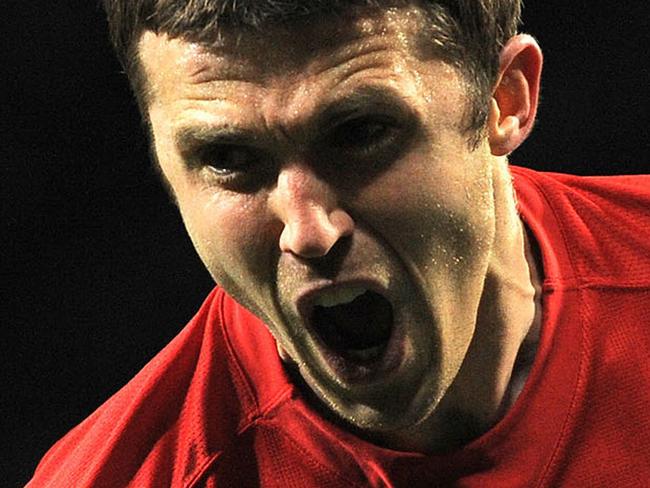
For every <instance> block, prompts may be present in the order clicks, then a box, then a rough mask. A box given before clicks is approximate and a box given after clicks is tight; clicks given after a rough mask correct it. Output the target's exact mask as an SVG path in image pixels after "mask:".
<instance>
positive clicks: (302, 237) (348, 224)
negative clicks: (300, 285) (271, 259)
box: [280, 209, 354, 258]
mask: <svg viewBox="0 0 650 488" xmlns="http://www.w3.org/2000/svg"><path fill="white" fill-rule="evenodd" d="M315 210H316V211H315V212H311V213H310V214H309V215H302V216H301V218H296V219H292V220H290V221H289V222H287V223H286V224H285V227H284V229H283V231H282V234H281V235H280V250H281V251H283V252H290V253H293V254H295V255H297V256H300V257H304V258H316V257H323V256H325V255H326V254H327V253H328V252H329V251H330V249H332V247H334V245H335V244H336V243H337V242H338V241H339V240H340V239H341V238H342V237H345V236H348V235H350V234H351V233H352V231H353V230H354V222H353V220H352V218H351V217H350V216H349V215H348V214H347V213H346V212H345V211H343V210H338V209H337V210H334V211H332V212H330V213H329V214H328V213H326V212H325V211H323V209H315Z"/></svg>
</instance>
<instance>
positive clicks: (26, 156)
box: [0, 0, 650, 486]
mask: <svg viewBox="0 0 650 488" xmlns="http://www.w3.org/2000/svg"><path fill="white" fill-rule="evenodd" d="M4 3H5V5H4V6H3V9H2V14H1V15H2V24H4V25H3V30H4V31H5V33H4V35H3V36H2V37H3V40H2V48H1V49H2V50H3V51H5V52H3V57H2V60H3V61H2V63H1V65H0V69H1V70H2V71H1V72H2V77H1V79H0V80H1V83H2V85H1V86H2V90H1V92H2V98H3V100H2V105H1V109H0V110H1V111H0V113H1V114H2V116H1V117H0V129H1V134H2V136H1V139H0V141H1V144H0V147H1V149H0V158H1V159H0V163H1V171H2V173H1V179H0V181H1V188H2V224H1V225H2V227H1V229H0V232H1V234H0V236H1V239H2V242H1V244H2V277H1V278H2V279H1V281H0V283H1V290H2V296H1V297H0V304H1V311H2V317H1V320H2V322H1V330H2V358H3V364H2V378H1V379H2V385H3V388H2V404H1V406H2V423H3V426H2V435H1V436H0V449H1V451H0V453H1V458H0V461H1V463H2V464H1V466H0V468H1V471H0V485H2V486H19V485H22V484H24V483H25V482H26V481H27V480H28V479H29V477H30V474H31V472H32V471H33V469H34V467H35V464H36V462H37V461H38V460H39V459H40V457H41V456H42V455H43V453H44V451H45V450H46V449H47V448H48V447H49V446H50V445H51V444H52V443H53V442H54V441H55V440H57V439H58V438H59V437H60V436H62V435H63V434H64V433H65V432H66V431H67V430H69V429H70V428H71V427H73V426H74V425H75V424H77V423H78V422H79V421H81V420H82V419H83V418H84V417H86V416H87V415H88V414H90V413H91V412H92V411H93V410H94V409H95V408H96V407H97V406H99V405H100V404H101V403H102V402H103V401H104V400H105V399H106V398H108V396H110V394H112V393H113V392H114V391H116V390H117V389H118V388H119V387H120V386H122V385H123V384H124V383H126V381H128V379H130V378H131V377H132V376H133V375H134V374H135V373H136V372H137V371H138V370H139V369H140V368H141V367H142V366H143V365H144V364H145V363H146V362H147V361H148V360H149V359H150V358H151V357H153V355H154V354H155V353H156V352H157V351H158V350H160V349H161V348H162V347H163V346H164V344H166V343H167V342H168V341H169V340H170V339H171V338H172V337H173V336H174V335H175V334H176V333H177V332H178V331H179V330H180V328H181V327H182V326H183V325H184V324H185V323H186V322H187V320H188V319H189V318H190V317H191V316H192V315H193V313H194V312H195V310H196V309H197V308H198V306H199V305H200V303H201V301H202V300H203V298H204V296H205V295H206V294H207V293H208V291H209V290H210V288H211V286H212V284H211V280H210V278H209V276H208V275H207V273H206V272H205V271H204V270H203V267H202V265H201V263H200V262H199V260H198V258H197V257H196V255H195V254H194V251H193V250H192V247H191V244H190V243H189V240H188V238H187V236H186V234H185V232H184V230H183V228H182V223H181V221H180V219H179V217H178V215H177V212H176V209H175V208H174V207H173V205H171V203H170V202H169V201H168V198H167V196H166V195H165V193H164V191H163V190H162V188H161V186H160V185H159V183H158V181H157V177H156V175H155V173H154V171H153V170H152V169H151V165H150V164H149V162H148V156H147V145H146V141H145V138H144V135H143V131H142V130H141V127H140V122H139V118H138V113H137V110H136V107H135V104H134V102H133V101H132V99H131V96H130V93H129V90H128V86H127V82H126V80H125V78H124V76H123V75H122V74H121V73H120V68H119V66H118V64H117V62H116V60H115V59H114V57H113V54H112V52H111V50H110V46H109V44H108V41H107V36H106V26H105V21H104V17H103V13H102V11H101V10H100V8H99V7H98V6H97V4H96V3H95V2H93V1H70V0H68V1H63V0H61V1H57V2H33V1H32V2H29V1H21V2H14V1H10V2H4ZM528 4H529V5H527V8H526V10H525V15H524V20H525V25H524V31H526V32H529V33H532V34H534V35H535V36H536V37H537V38H538V40H539V41H540V43H541V45H542V47H543V49H544V51H545V55H546V61H545V72H544V81H543V92H542V103H541V107H540V112H539V121H538V124H537V127H536V129H535V132H534V134H533V136H532V137H531V139H530V141H528V142H527V143H526V144H525V146H524V147H523V148H522V149H520V150H518V152H517V153H515V154H514V155H513V157H512V161H513V162H514V163H517V164H523V165H526V166H530V167H533V168H537V169H543V170H552V171H562V172H572V173H579V174H613V173H641V172H648V171H649V168H650V166H649V164H648V162H649V161H650V158H649V157H648V152H649V149H650V142H649V141H650V137H649V131H648V127H649V126H650V115H649V113H650V103H649V96H650V55H649V50H650V34H649V32H650V8H649V7H647V6H646V2H642V1H629V2H598V1H593V0H592V1H587V0H583V1H572V2H566V1H560V0H555V1H547V0H540V1H533V0H529V2H528Z"/></svg>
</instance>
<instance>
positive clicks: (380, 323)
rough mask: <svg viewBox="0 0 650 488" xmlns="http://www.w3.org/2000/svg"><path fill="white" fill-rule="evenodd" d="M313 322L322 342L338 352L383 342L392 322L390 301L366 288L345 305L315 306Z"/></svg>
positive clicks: (386, 338)
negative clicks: (364, 291) (366, 290)
mask: <svg viewBox="0 0 650 488" xmlns="http://www.w3.org/2000/svg"><path fill="white" fill-rule="evenodd" d="M313 323H314V325H315V327H316V331H317V332H318V334H319V335H320V337H321V338H322V339H323V341H325V343H326V344H327V345H328V346H329V347H331V348H332V349H335V350H338V351H339V352H345V351H350V350H351V351H359V350H366V349H369V348H374V347H378V346H383V345H386V343H387V342H388V339H389V338H390V334H391V330H392V325H393V311H392V307H391V305H390V303H389V302H388V300H386V299H385V298H384V297H382V296H381V295H379V294H377V293H374V292H371V291H368V292H366V293H364V294H363V295H361V296H359V297H357V298H356V299H355V300H353V301H352V302H350V303H347V304H345V305H336V306H333V307H320V306H317V307H315V309H314V315H313Z"/></svg>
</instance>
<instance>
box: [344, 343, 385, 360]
mask: <svg viewBox="0 0 650 488" xmlns="http://www.w3.org/2000/svg"><path fill="white" fill-rule="evenodd" d="M383 348H384V346H375V347H368V348H367V349H348V350H347V351H346V352H347V354H348V355H349V356H350V357H352V359H354V360H356V361H368V360H369V359H374V358H376V357H377V356H378V355H379V353H380V352H381V351H382V349H383Z"/></svg>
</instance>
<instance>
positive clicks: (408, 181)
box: [140, 9, 495, 434]
mask: <svg viewBox="0 0 650 488" xmlns="http://www.w3.org/2000/svg"><path fill="white" fill-rule="evenodd" d="M421 22H422V18H421V15H420V13H419V12H418V11H417V10H415V9H396V10H392V11H388V12H385V13H383V14H375V15H373V16H370V15H366V16H361V17H358V18H356V20H354V21H349V22H348V23H343V22H341V21H338V22H337V21H334V20H331V21H323V22H321V23H311V24H309V25H305V26H304V27H301V28H300V29H298V30H296V29H294V30H293V31H292V32H285V31H282V30H281V29H280V28H273V29H271V30H270V31H269V33H268V34H264V35H260V34H258V35H252V34H244V35H243V36H242V38H241V39H240V41H239V43H238V44H237V43H235V42H234V40H233V41H232V42H229V40H228V36H227V35H226V36H225V42H224V43H221V44H219V45H215V46H213V47H211V48H210V49H208V48H207V47H201V46H199V45H197V44H192V43H189V42H185V41H181V40H170V39H169V38H167V37H166V36H164V35H155V34H153V33H151V32H147V33H145V34H144V35H143V37H142V39H141V43H140V53H141V59H142V63H143V67H144V69H145V73H146V75H147V79H148V80H149V82H150V85H151V88H152V94H153V98H152V101H151V104H150V107H149V108H150V119H151V124H152V129H153V136H154V141H155V150H156V153H157V156H158V159H159V163H160V166H161V168H162V171H163V173H164V175H165V177H166V178H167V180H168V182H169V184H170V185H171V187H172V189H173V191H174V194H175V196H176V198H177V201H178V205H179V208H180V211H181V214H182V216H183V219H184V222H185V225H186V226H187V229H188V232H189V234H190V236H191V238H192V240H193V242H194V245H195V247H196V249H197V251H198V253H199V255H200V256H201V258H202V260H203V262H204V263H205V265H206V266H207V268H208V270H209V271H210V273H211V274H212V276H213V277H214V279H215V280H216V281H217V283H219V284H220V285H221V286H222V287H224V288H225V289H226V290H227V291H228V292H229V293H230V294H231V295H232V296H233V297H234V298H236V299H237V300H238V301H240V302H241V303H242V304H244V305H245V306H247V307H248V308H249V309H250V310H252V311H253V312H254V313H256V314H257V315H258V316H260V317H261V318H262V319H263V320H264V321H265V323H266V324H267V325H268V328H269V329H270V331H271V333H272V334H273V335H274V337H275V338H276V340H277V342H278V345H279V347H280V348H281V349H282V350H283V351H284V354H286V355H287V356H288V357H290V358H291V360H292V361H293V362H295V363H296V365H297V367H298V368H299V372H300V374H301V376H302V377H303V378H304V380H305V382H306V383H307V385H309V387H310V388H311V389H312V390H313V391H314V392H315V393H316V394H317V396H318V397H319V398H320V399H321V400H322V401H323V402H324V404H325V405H327V406H328V407H329V408H330V409H331V410H333V411H334V412H336V413H337V414H338V415H339V416H341V417H342V418H343V419H345V420H346V421H348V422H349V423H351V424H353V425H355V426H357V427H359V428H361V429H365V430H367V431H368V432H376V433H380V434H381V433H383V434H390V433H394V432H399V431H401V430H402V429H407V428H409V427H412V426H415V425H417V424H418V423H420V422H422V421H425V420H427V419H430V418H432V416H433V415H435V408H436V406H437V404H438V402H439V401H440V399H441V398H442V397H443V396H444V394H445V392H446V390H447V388H448V387H449V386H450V384H451V382H452V380H453V379H454V377H455V375H456V374H457V372H458V369H459V367H460V365H461V363H462V361H463V358H464V356H465V353H466V351H467V348H468V345H469V343H470V340H471V338H472V335H473V332H474V328H475V320H476V314H477V308H478V303H479V299H480V296H481V291H482V287H483V281H484V278H485V274H486V269H487V262H488V256H489V254H490V250H491V246H492V240H493V237H494V213H495V212H494V207H493V198H492V174H491V171H492V169H491V163H490V161H491V159H490V156H489V150H488V149H487V145H486V144H482V145H481V146H480V147H479V148H478V149H477V150H474V151H472V150H470V149H469V147H468V144H467V136H466V134H464V133H463V132H462V126H463V115H464V113H465V110H466V104H467V90H466V87H465V85H464V83H463V81H462V78H461V76H460V75H459V73H458V72H457V70H455V69H453V68H452V67H450V66H449V65H447V64H445V63H444V62H442V61H440V60H436V59H433V58H431V57H426V56H422V55H420V52H419V50H418V43H417V40H416V33H417V31H418V29H420V28H421Z"/></svg>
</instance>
